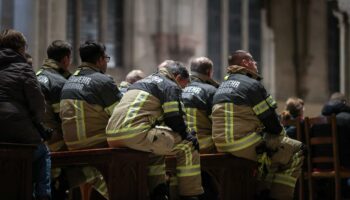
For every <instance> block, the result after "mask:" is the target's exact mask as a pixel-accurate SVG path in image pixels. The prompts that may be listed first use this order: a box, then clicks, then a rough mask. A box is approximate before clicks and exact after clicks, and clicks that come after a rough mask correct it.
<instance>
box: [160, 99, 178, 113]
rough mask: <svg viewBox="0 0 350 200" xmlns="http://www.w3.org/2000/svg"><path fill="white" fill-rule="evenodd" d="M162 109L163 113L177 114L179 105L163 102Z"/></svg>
mask: <svg viewBox="0 0 350 200" xmlns="http://www.w3.org/2000/svg"><path fill="white" fill-rule="evenodd" d="M162 107H163V110H164V113H170V112H179V103H178V102H177V101H170V102H165V103H164V104H163V105H162Z"/></svg>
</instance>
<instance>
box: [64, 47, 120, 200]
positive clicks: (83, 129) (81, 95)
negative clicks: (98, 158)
mask: <svg viewBox="0 0 350 200" xmlns="http://www.w3.org/2000/svg"><path fill="white" fill-rule="evenodd" d="M105 51H106V48H105V46H104V45H103V44H100V43H96V42H93V41H87V42H85V43H84V44H82V45H81V46H80V49H79V52H80V57H81V61H82V64H81V65H80V66H79V67H78V69H77V70H76V71H75V72H74V73H73V75H72V76H71V77H70V78H69V79H68V81H67V82H66V83H65V85H64V87H63V89H62V95H61V102H60V117H61V119H62V131H63V138H64V141H65V143H66V145H67V147H68V149H69V150H76V149H90V148H98V147H108V144H107V139H106V137H107V136H106V132H105V129H106V125H107V123H108V120H109V117H110V115H111V113H112V111H113V109H114V107H115V105H117V104H118V102H119V100H120V98H121V96H122V94H121V93H120V92H119V90H118V87H117V85H116V84H115V83H114V81H113V79H112V78H110V77H109V76H107V75H105V74H104V73H105V72H106V68H107V62H108V61H109V57H108V56H107V55H106V54H105ZM71 171H72V170H70V173H72V172H71ZM82 173H83V174H82V176H84V177H85V178H86V179H85V180H84V181H86V182H90V183H92V184H93V185H94V187H95V189H96V190H97V191H98V192H100V193H101V194H102V195H103V196H104V197H105V198H108V193H107V187H106V184H105V182H104V180H103V177H102V175H101V174H100V172H99V171H97V170H96V169H95V168H92V167H85V168H83V170H82ZM68 177H69V175H68ZM73 177H78V176H77V174H74V175H73ZM71 182H74V181H73V180H71ZM77 182H78V181H77ZM72 185H74V184H72Z"/></svg>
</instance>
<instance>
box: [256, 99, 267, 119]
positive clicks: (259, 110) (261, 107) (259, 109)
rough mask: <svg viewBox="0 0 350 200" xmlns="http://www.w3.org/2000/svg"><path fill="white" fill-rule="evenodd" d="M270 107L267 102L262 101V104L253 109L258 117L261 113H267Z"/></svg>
mask: <svg viewBox="0 0 350 200" xmlns="http://www.w3.org/2000/svg"><path fill="white" fill-rule="evenodd" d="M268 109H269V106H268V105H267V103H266V101H265V100H262V101H261V102H260V103H258V104H257V105H255V106H254V107H253V111H254V113H255V114H256V115H260V114H261V113H263V112H265V111H267V110H268Z"/></svg>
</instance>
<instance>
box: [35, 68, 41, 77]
mask: <svg viewBox="0 0 350 200" xmlns="http://www.w3.org/2000/svg"><path fill="white" fill-rule="evenodd" d="M42 72H43V69H40V70H39V71H37V72H36V74H35V75H37V76H39V75H40V74H41V73H42Z"/></svg>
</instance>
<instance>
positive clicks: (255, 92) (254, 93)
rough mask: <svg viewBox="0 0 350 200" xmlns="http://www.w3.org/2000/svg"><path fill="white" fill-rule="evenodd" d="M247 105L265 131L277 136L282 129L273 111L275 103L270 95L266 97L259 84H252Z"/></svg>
mask: <svg viewBox="0 0 350 200" xmlns="http://www.w3.org/2000/svg"><path fill="white" fill-rule="evenodd" d="M248 99H249V103H250V105H251V107H252V109H253V111H254V113H255V115H256V116H257V117H258V118H259V119H260V121H261V122H262V123H263V124H264V126H265V131H267V132H268V133H271V134H274V135H278V134H280V133H281V132H282V131H283V130H284V129H283V127H282V125H281V124H280V122H279V120H278V116H277V113H276V111H275V109H276V108H277V104H276V101H275V100H274V99H273V98H272V96H271V95H268V94H267V92H266V90H265V88H264V87H263V86H262V85H261V84H260V83H257V84H254V85H253V86H252V87H251V88H250V90H249V93H248Z"/></svg>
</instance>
